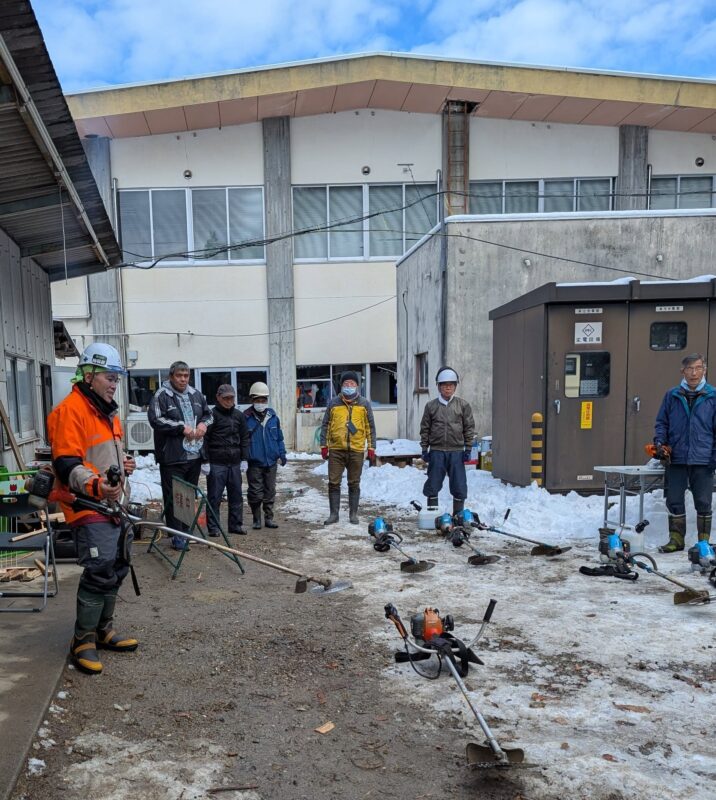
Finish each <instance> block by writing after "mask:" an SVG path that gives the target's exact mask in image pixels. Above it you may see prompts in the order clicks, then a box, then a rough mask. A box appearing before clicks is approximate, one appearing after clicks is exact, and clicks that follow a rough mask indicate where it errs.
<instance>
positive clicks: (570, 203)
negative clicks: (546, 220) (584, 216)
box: [544, 180, 574, 213]
mask: <svg viewBox="0 0 716 800" xmlns="http://www.w3.org/2000/svg"><path fill="white" fill-rule="evenodd" d="M544 210H545V212H547V213H549V212H553V211H562V212H564V211H574V181H572V180H569V181H545V182H544Z"/></svg>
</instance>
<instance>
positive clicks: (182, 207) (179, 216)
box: [152, 189, 189, 261]
mask: <svg viewBox="0 0 716 800" xmlns="http://www.w3.org/2000/svg"><path fill="white" fill-rule="evenodd" d="M152 221H153V224H154V257H155V258H159V257H160V256H172V258H171V259H168V260H171V261H180V260H184V258H185V256H183V255H182V253H186V251H187V250H188V249H189V247H188V244H187V236H186V192H185V191H184V190H183V189H168V190H162V191H154V192H152Z"/></svg>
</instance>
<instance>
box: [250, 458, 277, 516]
mask: <svg viewBox="0 0 716 800" xmlns="http://www.w3.org/2000/svg"><path fill="white" fill-rule="evenodd" d="M277 466H278V465H277V464H274V465H273V466H272V467H262V466H260V465H254V464H249V468H248V470H247V471H246V480H247V482H248V484H249V490H248V492H247V493H246V496H247V499H248V501H249V505H250V506H251V511H253V512H254V516H256V514H257V512H258V511H259V509H260V508H261V506H262V505H263V508H264V517H265V518H266V519H273V503H274V500H275V499H276V468H277Z"/></svg>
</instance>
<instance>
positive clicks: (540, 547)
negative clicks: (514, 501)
mask: <svg viewBox="0 0 716 800" xmlns="http://www.w3.org/2000/svg"><path fill="white" fill-rule="evenodd" d="M473 516H474V520H473V521H472V522H471V523H470V524H471V526H472V527H473V528H477V530H479V531H491V532H492V533H499V534H500V535H501V536H509V537H510V539H519V541H521V542H529V543H530V544H533V545H535V546H534V547H533V548H532V549H531V550H530V555H531V556H549V557H550V558H551V557H552V556H561V555H562V553H567V552H569V551H570V550H571V549H572V547H571V546H567V547H558V546H557V545H554V544H547V543H546V542H540V541H538V540H537V539H528V538H527V537H526V536H518V535H517V534H516V533H511V532H510V531H503V530H502V529H500V528H496V527H495V526H494V525H486V524H485V523H484V522H481V521H480V518H479V517H478V516H477V514H474V515H473ZM509 516H510V509H509V508H508V509H507V511H506V512H505V516H504V518H503V520H502V522H503V523H505V522H507V518H508V517H509Z"/></svg>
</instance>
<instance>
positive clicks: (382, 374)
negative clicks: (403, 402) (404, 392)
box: [370, 362, 398, 405]
mask: <svg viewBox="0 0 716 800" xmlns="http://www.w3.org/2000/svg"><path fill="white" fill-rule="evenodd" d="M397 369H398V365H397V364H396V363H395V362H393V363H387V364H371V365H370V401H371V403H373V404H374V405H393V404H395V403H397V402H398V372H397Z"/></svg>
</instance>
